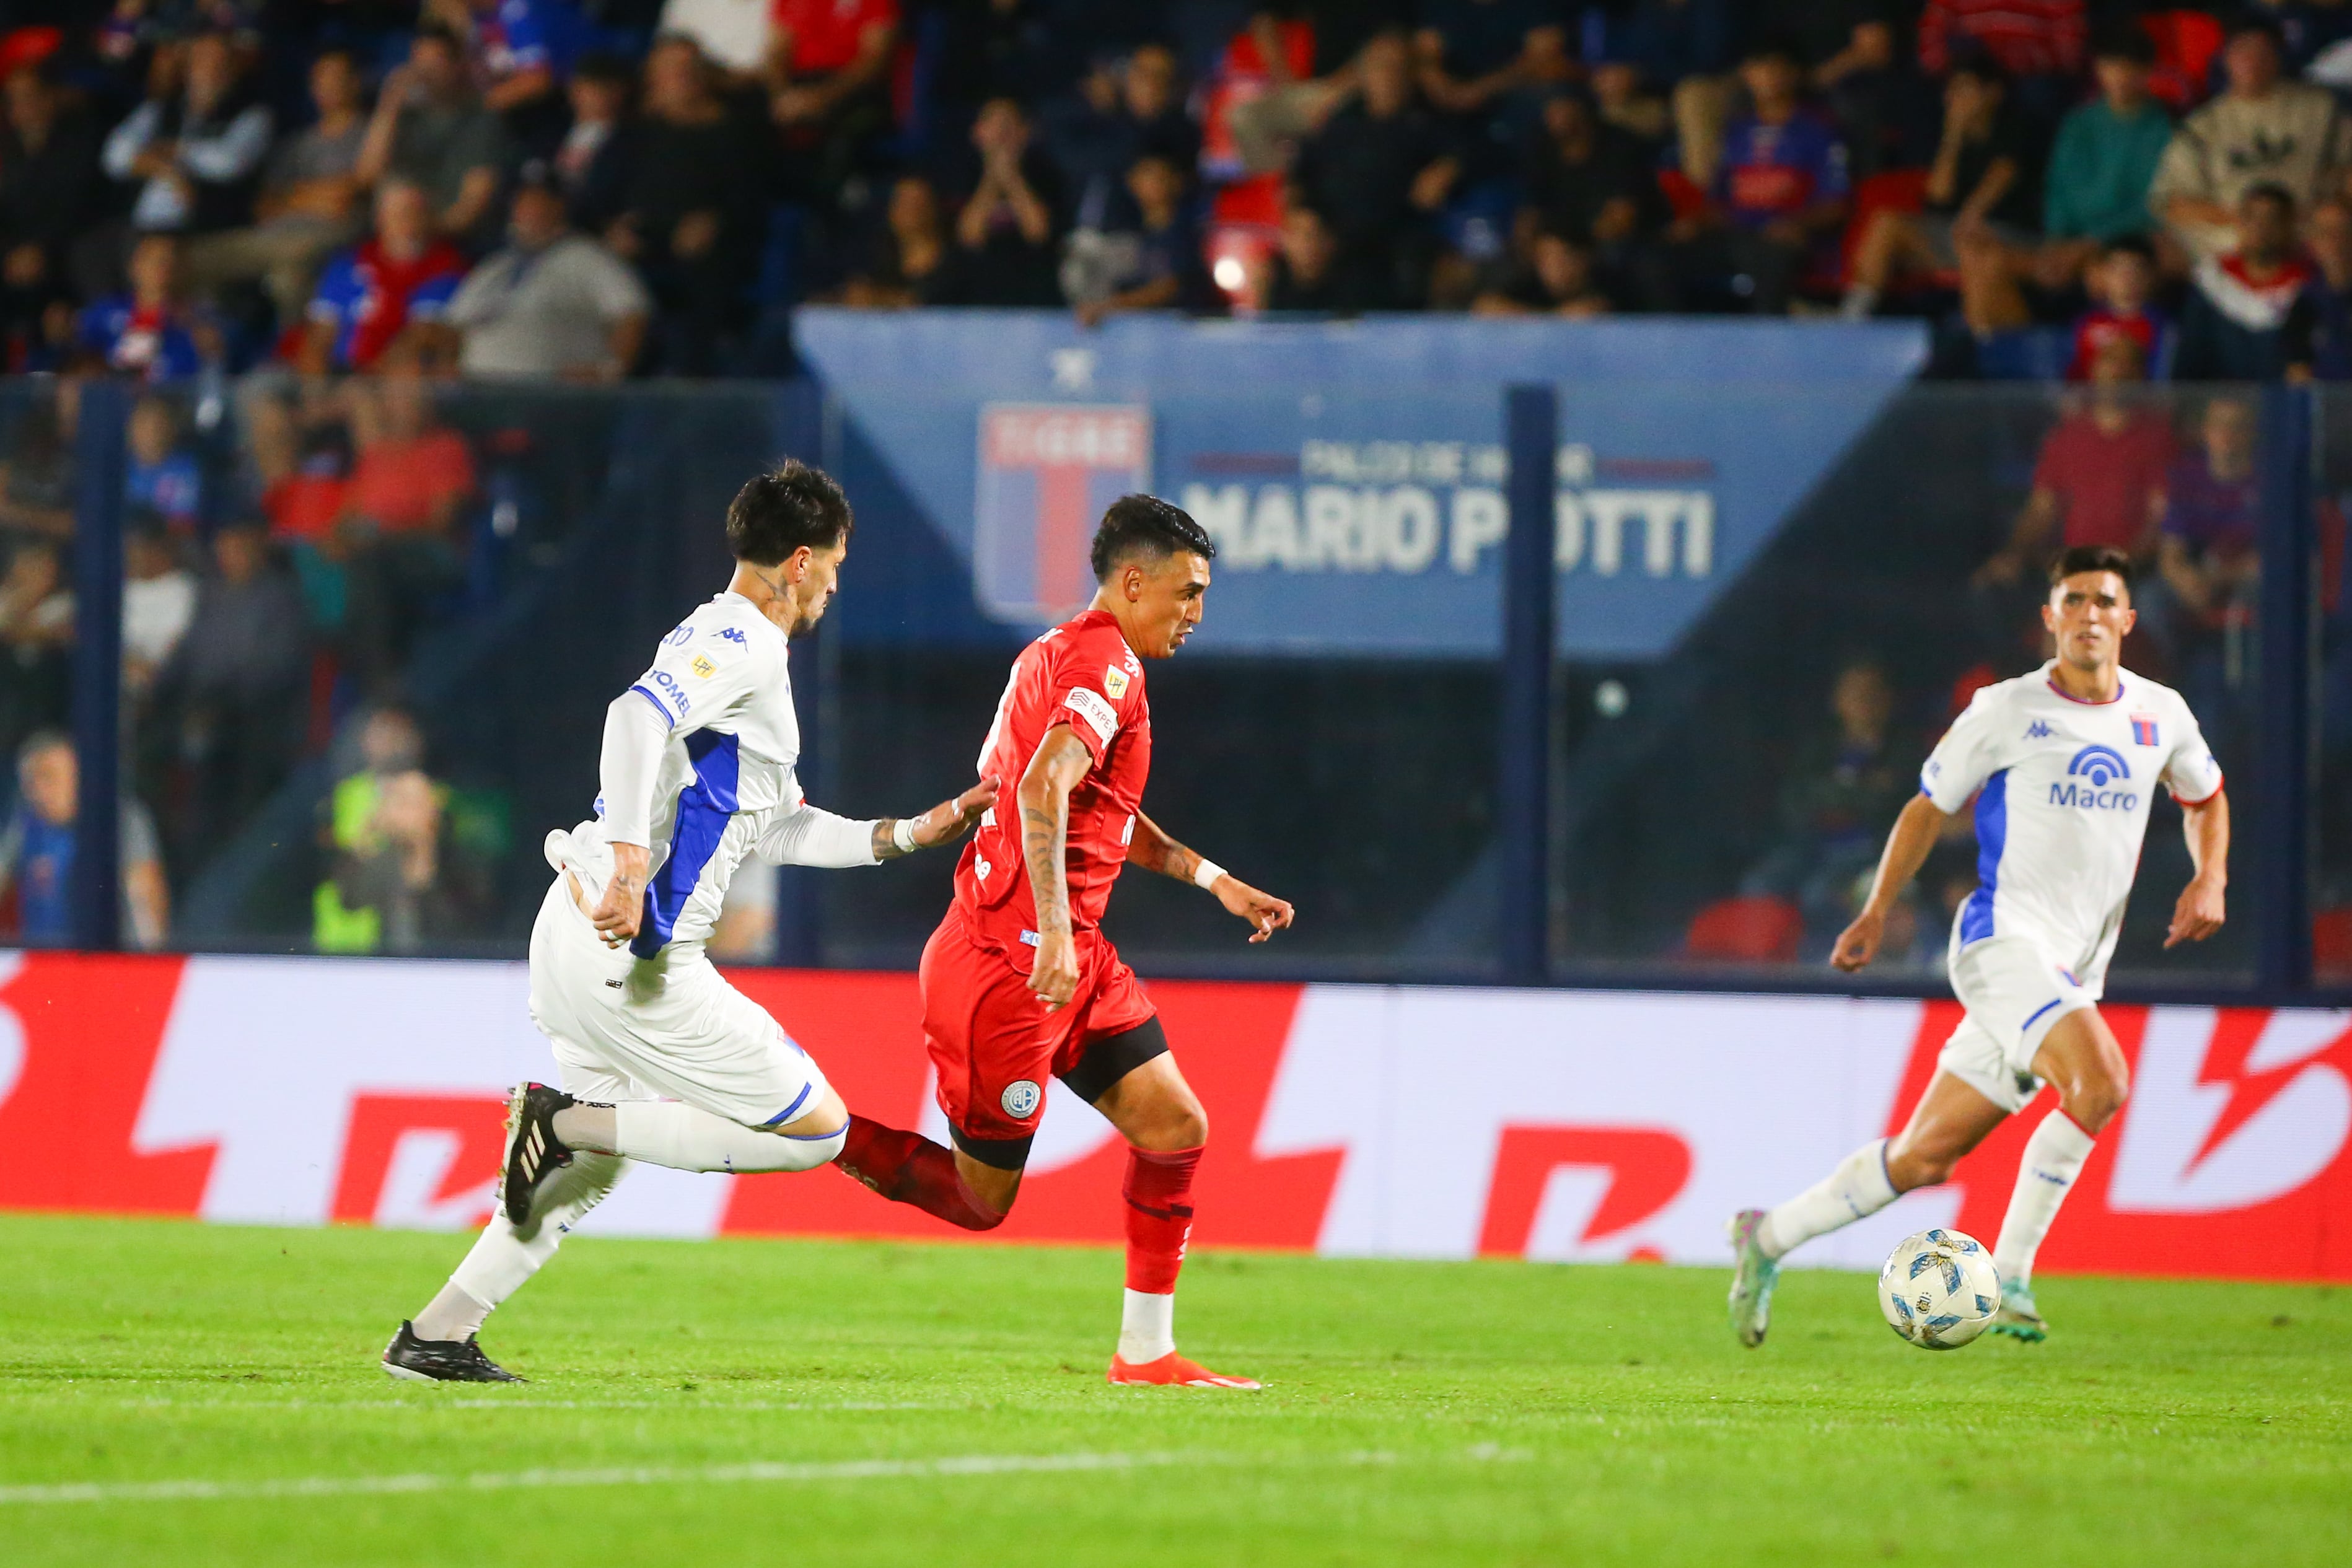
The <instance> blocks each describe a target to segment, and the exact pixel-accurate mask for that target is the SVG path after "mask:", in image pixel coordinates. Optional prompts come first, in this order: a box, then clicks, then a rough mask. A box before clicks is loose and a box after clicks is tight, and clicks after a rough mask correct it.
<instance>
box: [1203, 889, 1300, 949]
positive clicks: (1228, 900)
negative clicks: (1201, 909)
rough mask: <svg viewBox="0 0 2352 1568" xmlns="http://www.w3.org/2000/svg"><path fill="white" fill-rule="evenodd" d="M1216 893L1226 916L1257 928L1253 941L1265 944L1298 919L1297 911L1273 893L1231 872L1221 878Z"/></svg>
mask: <svg viewBox="0 0 2352 1568" xmlns="http://www.w3.org/2000/svg"><path fill="white" fill-rule="evenodd" d="M1212 891H1213V892H1214V893H1215V894H1216V895H1217V902H1218V903H1219V904H1223V905H1224V906H1225V913H1226V914H1228V915H1237V916H1239V917H1240V918H1241V919H1244V920H1246V921H1248V922H1249V923H1250V924H1251V925H1254V926H1255V927H1257V929H1256V930H1255V931H1253V932H1251V933H1250V940H1251V941H1253V942H1263V941H1265V939H1266V938H1267V937H1269V936H1273V935H1274V934H1275V933H1276V932H1277V931H1283V930H1287V929H1288V928H1289V925H1290V923H1291V921H1292V920H1293V919H1294V918H1296V916H1297V912H1296V911H1295V910H1293V909H1292V908H1291V907H1290V905H1289V904H1287V903H1286V902H1284V901H1283V900H1281V899H1279V898H1276V897H1275V896H1274V894H1270V893H1260V892H1259V891H1258V890H1257V889H1256V888H1254V887H1252V886H1251V885H1250V884H1249V883H1245V882H1244V881H1243V880H1242V879H1241V878H1239V877H1237V876H1235V875H1234V873H1231V872H1227V873H1225V874H1224V875H1223V876H1221V877H1219V878H1218V879H1217V885H1216V887H1215V888H1214V889H1213V890H1212Z"/></svg>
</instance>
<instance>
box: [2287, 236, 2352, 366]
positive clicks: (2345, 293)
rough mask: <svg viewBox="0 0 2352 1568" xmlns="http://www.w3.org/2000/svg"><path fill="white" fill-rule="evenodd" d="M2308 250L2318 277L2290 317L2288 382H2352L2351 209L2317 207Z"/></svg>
mask: <svg viewBox="0 0 2352 1568" xmlns="http://www.w3.org/2000/svg"><path fill="white" fill-rule="evenodd" d="M2304 244H2305V248H2306V249H2308V250H2309V251H2310V252H2311V261H2312V266H2313V267H2314V269H2315V276H2313V277H2311V278H2310V279H2308V280H2307V281H2306V282H2305V284H2304V286H2303V296H2302V298H2299V299H2297V300H2296V301H2295V302H2294V308H2292V309H2290V310H2289V311H2288V312H2287V318H2286V332H2285V338H2284V342H2283V343H2282V345H2281V347H2282V350H2283V357H2284V359H2285V361H2286V379H2287V380H2289V381H2291V382H2313V381H2320V382H2346V381H2352V205H2347V204H2345V203H2344V202H2342V201H2340V200H2336V199H2332V198H2331V199H2330V200H2327V201H2325V202H2322V203H2320V204H2319V205H2317V206H2315V207H2314V208H2313V209H2312V210H2311V222H2310V223H2309V224H2307V225H2305V230H2304Z"/></svg>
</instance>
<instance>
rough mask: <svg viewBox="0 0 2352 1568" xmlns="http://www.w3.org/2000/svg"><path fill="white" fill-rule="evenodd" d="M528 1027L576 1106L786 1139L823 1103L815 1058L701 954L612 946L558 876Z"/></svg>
mask: <svg viewBox="0 0 2352 1568" xmlns="http://www.w3.org/2000/svg"><path fill="white" fill-rule="evenodd" d="M530 1016H531V1021H532V1022H533V1023H536V1024H537V1025H539V1030H540V1032H541V1034H544V1035H545V1036H547V1038H548V1040H549V1041H550V1042H551V1044H552V1045H553V1046H554V1047H555V1060H556V1063H557V1065H558V1066H559V1067H561V1068H562V1078H563V1089H564V1092H566V1093H568V1094H571V1095H573V1096H575V1097H577V1098H579V1099H583V1100H596V1101H614V1100H656V1099H661V1100H677V1101H681V1102H683V1103H686V1104H688V1105H691V1106H693V1107H695V1108H696V1109H697V1110H700V1111H708V1112H709V1113H712V1114H713V1115H717V1116H724V1117H726V1118H727V1119H728V1120H729V1121H730V1122H740V1123H741V1124H743V1125H744V1126H747V1127H779V1126H782V1125H783V1124H785V1123H787V1122H791V1121H793V1120H794V1119H795V1118H797V1117H800V1116H803V1115H805V1114H807V1113H808V1111H809V1109H810V1108H811V1107H812V1106H813V1105H814V1104H815V1103H817V1102H818V1101H820V1100H822V1099H823V1098H824V1092H825V1088H826V1085H825V1081H824V1072H823V1071H820V1070H819V1069H818V1067H817V1064H816V1062H815V1061H813V1060H812V1059H811V1058H810V1056H809V1054H808V1052H806V1051H803V1050H802V1049H801V1048H800V1047H799V1046H798V1045H795V1044H794V1043H793V1040H792V1037H791V1036H789V1035H787V1034H786V1033H784V1030H783V1027H782V1025H781V1024H779V1023H777V1022H776V1020H775V1019H772V1018H770V1017H769V1016H768V1013H767V1009H764V1008H762V1007H761V1006H760V1004H759V1003H757V1002H755V1001H753V1000H752V999H751V998H749V997H747V996H745V995H744V994H743V993H742V992H740V991H739V990H737V989H736V988H734V987H732V986H730V985H729V984H728V983H727V982H726V980H725V979H724V978H722V977H720V976H719V971H718V970H717V969H715V968H713V967H711V963H710V960H709V959H708V958H706V957H704V956H702V954H701V952H700V951H699V950H698V949H696V950H691V951H688V952H684V953H681V952H679V951H678V950H677V949H676V948H670V949H667V950H665V951H664V952H663V953H662V954H661V956H659V957H656V958H639V957H637V956H635V955H634V954H632V953H631V952H630V951H629V950H628V949H627V948H626V947H619V948H613V947H607V946H604V939H603V938H602V937H600V936H597V934H596V928H595V926H594V925H591V924H590V923H589V919H588V916H587V915H583V913H581V910H580V906H579V905H578V904H574V903H572V894H571V888H570V885H569V883H567V882H566V881H565V879H564V878H563V877H562V875H561V874H559V875H558V876H557V877H556V879H555V883H554V885H553V886H551V887H550V888H549V889H548V891H547V897H546V899H545V900H544V901H543V902H542V903H541V904H540V909H539V920H538V923H537V924H536V925H533V926H532V927H531V932H530Z"/></svg>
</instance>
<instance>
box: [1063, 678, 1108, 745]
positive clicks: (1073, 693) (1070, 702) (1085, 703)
mask: <svg viewBox="0 0 2352 1568" xmlns="http://www.w3.org/2000/svg"><path fill="white" fill-rule="evenodd" d="M1062 706H1064V707H1066V708H1068V709H1069V710H1070V711H1071V712H1072V713H1074V714H1076V715H1077V716H1079V717H1080V718H1082V719H1085V720H1086V721H1087V723H1088V724H1089V725H1091V726H1093V727H1094V732H1095V733H1096V734H1097V735H1098V736H1100V737H1102V738H1103V739H1104V741H1106V742H1108V740H1109V739H1110V737H1112V736H1114V735H1116V734H1118V709H1117V708H1114V707H1112V706H1110V704H1108V703H1107V702H1105V701H1103V698H1102V694H1101V693H1100V692H1090V691H1088V690H1087V688H1086V687H1084V686H1072V687H1071V688H1070V695H1068V696H1066V697H1065V698H1063V699H1062Z"/></svg>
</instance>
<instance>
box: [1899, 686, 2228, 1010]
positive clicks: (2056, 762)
mask: <svg viewBox="0 0 2352 1568" xmlns="http://www.w3.org/2000/svg"><path fill="white" fill-rule="evenodd" d="M2056 668H2057V662H2056V661H2055V660H2053V661H2051V662H2050V663H2049V664H2044V665H2043V666H2042V668H2041V669H2039V670H2037V671H2035V672H2034V673H2033V674H2030V675H2021V676H2019V677H2018V678H2017V679H2015V680H2011V681H2002V682H2000V683H1998V684H1996V685H1990V686H1987V687H1985V688H1984V689H1983V690H1981V691H1979V692H1978V693H1977V695H1976V698H1975V700H1974V701H1972V702H1970V703H1969V706H1968V711H1966V712H1965V713H1963V714H1961V715H1960V716H1959V718H1958V720H1957V721H1956V722H1954V724H1953V725H1952V727H1951V728H1950V730H1948V732H1946V734H1945V736H1944V738H1943V739H1942V740H1941V741H1940V742H1938V743H1937V747H1936V749H1935V752H1934V754H1933V755H1931V756H1930V757H1929V758H1927V765H1926V766H1925V767H1924V768H1922V769H1921V770H1920V775H1919V787H1920V789H1921V790H1922V791H1923V792H1924V793H1925V794H1926V795H1927V798H1928V799H1929V800H1933V801H1934V802H1935V803H1936V805H1937V808H1938V809H1940V810H1943V811H1944V812H1946V813H1947V814H1950V813H1953V812H1957V811H1958V810H1960V809H1961V808H1962V807H1963V806H1965V805H1967V804H1968V801H1969V797H1970V796H1971V795H1973V796H1975V797H1976V831H1977V890H1976V892H1975V893H1973V894H1970V895H1969V900H1968V902H1967V903H1966V904H1962V905H1961V907H1960V912H1959V916H1958V919H1957V920H1956V921H1955V922H1954V923H1953V928H1952V946H1951V951H1952V956H1953V963H1954V967H1955V968H1956V969H1957V967H1958V961H1959V956H1960V954H1961V953H1962V952H1963V950H1965V949H1966V948H1967V947H1968V946H1969V945H1970V944H1971V943H1975V942H1979V941H1982V940H1984V939H1985V938H1987V937H1990V936H2024V937H2027V938H2029V939H2031V940H2032V942H2033V943H2034V944H2035V946H2038V947H2039V948H2040V949H2041V950H2042V952H2043V953H2044V954H2045V955H2047V956H2048V957H2049V958H2050V960H2051V961H2052V962H2053V964H2056V965H2058V966H2060V967H2063V968H2064V969H2065V970H2067V971H2068V972H2069V973H2070V975H2071V976H2072V977H2074V979H2076V980H2077V981H2078V982H2079V984H2080V985H2081V986H2082V987H2083V988H2084V990H2085V991H2086V992H2088V993H2089V994H2090V995H2092V996H2096V995H2098V994H2099V988H2100V983H2101V981H2102V980H2103V979H2104V977H2105V973H2106V967H2107V959H2108V957H2109V956H2111V955H2112V954H2113V953H2114V952H2115V947H2116V936H2117V934H2118V933H2119V932H2120V931H2121V930H2122V927H2123V917H2124V905H2125V903H2126V901H2127V900H2128V899H2129V897H2130V895H2131V886H2132V878H2133V874H2134V873H2136V872H2137V869H2138V866H2139V851H2140V841H2141V839H2142V838H2143V837H2144V836H2145V835H2146V833H2147V818H2148V811H2149V809H2150V807H2151V806H2152V805H2153V803H2154V801H2155V800H2156V791H2157V789H2158V786H2162V787H2163V788H2165V789H2169V790H2171V791H2172V794H2173V797H2174V798H2175V799H2176V800H2179V801H2180V802H2181V803H2182V804H2184V805H2192V806H2193V805H2201V804H2203V803H2204V802H2205V801H2207V800H2211V799H2212V798H2213V797H2214V796H2215V795H2216V794H2218V793H2219V792H2220V791H2221V765H2220V764H2219V763H2217V762H2215V761H2214V759H2213V753H2212V751H2211V750H2210V748H2209V747H2207V746H2206V744H2205V737H2204V736H2203V734H2202V733H2201V732H2200V730H2199V728H2198V727H2197V719H2196V716H2194V715H2193V714H2191V713H2190V712H2189V705H2188V704H2187V703H2186V702H2183V701H2182V700H2181V698H2180V695H2179V693H2178V692H2175V691H2173V690H2172V689H2171V688H2170V687H2168V686H2163V685H2158V684H2157V683H2156V682H2154V681H2151V680H2149V679H2147V677H2146V676H2144V675H2137V674H2132V673H2131V672H2130V671H2128V670H2126V671H2123V672H2121V685H2120V686H2119V688H2118V690H2117V692H2116V696H2115V697H2114V698H2113V699H2112V700H2111V701H2108V702H2104V703H2089V702H2084V701H2082V700H2080V699H2079V698H2075V697H2071V696H2068V695H2066V694H2065V693H2064V692H2063V691H2061V690H2059V689H2058V685H2057V683H2056V681H2055V679H2054V678H2053V672H2054V671H2055V670H2056Z"/></svg>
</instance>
